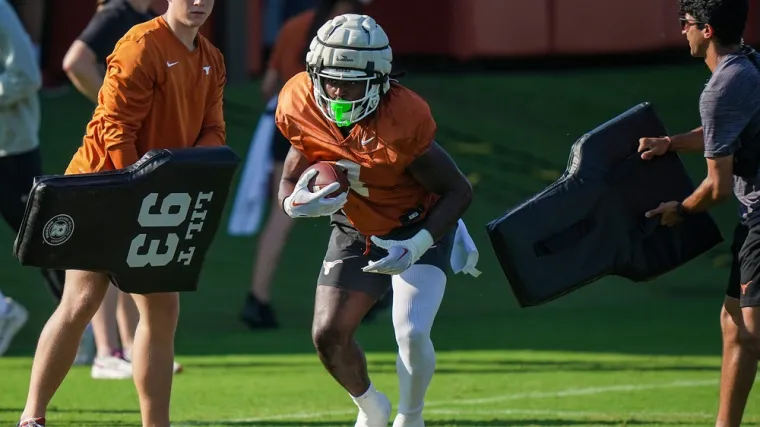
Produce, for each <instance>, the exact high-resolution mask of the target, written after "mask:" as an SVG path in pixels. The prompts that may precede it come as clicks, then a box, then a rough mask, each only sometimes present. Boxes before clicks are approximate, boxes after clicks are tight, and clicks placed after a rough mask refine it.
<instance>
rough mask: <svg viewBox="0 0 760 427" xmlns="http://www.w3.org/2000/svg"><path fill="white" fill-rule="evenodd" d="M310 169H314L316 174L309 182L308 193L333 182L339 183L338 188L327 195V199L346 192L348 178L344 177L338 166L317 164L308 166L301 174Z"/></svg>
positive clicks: (343, 172)
mask: <svg viewBox="0 0 760 427" xmlns="http://www.w3.org/2000/svg"><path fill="white" fill-rule="evenodd" d="M311 169H316V170H317V172H318V173H317V175H316V176H314V177H313V178H312V179H311V180H309V186H308V188H309V191H311V192H315V191H319V190H320V189H321V188H325V187H326V186H328V185H330V184H332V183H333V182H337V183H339V184H340V187H339V188H338V189H337V190H335V191H333V192H332V193H330V194H328V195H327V197H328V198H331V197H337V196H340V195H341V194H342V193H345V192H346V191H348V189H349V182H348V176H347V175H346V172H345V171H343V169H341V168H340V167H339V166H336V165H334V164H332V163H329V162H317V163H314V164H313V165H311V166H309V168H308V169H306V170H305V171H303V173H306V172H308V171H309V170H311Z"/></svg>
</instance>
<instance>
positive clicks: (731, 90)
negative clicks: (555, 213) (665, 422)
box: [639, 0, 760, 427]
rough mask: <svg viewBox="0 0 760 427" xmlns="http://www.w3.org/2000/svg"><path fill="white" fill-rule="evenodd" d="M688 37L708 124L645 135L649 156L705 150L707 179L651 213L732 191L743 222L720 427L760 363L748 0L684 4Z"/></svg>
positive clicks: (754, 95)
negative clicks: (700, 74) (703, 73)
mask: <svg viewBox="0 0 760 427" xmlns="http://www.w3.org/2000/svg"><path fill="white" fill-rule="evenodd" d="M679 2H680V6H681V13H682V14H683V16H682V18H681V28H682V33H683V34H684V35H685V36H686V38H687V40H688V41H689V47H690V48H691V54H692V56H694V57H700V58H704V60H705V63H706V64H707V67H708V68H709V69H710V71H711V72H712V77H711V78H710V80H709V81H708V83H707V85H706V86H705V88H704V90H703V92H702V96H701V97H700V99H699V113H700V116H701V121H702V126H701V127H699V128H697V129H695V130H693V131H691V132H689V133H685V134H681V135H674V136H670V137H667V136H666V137H658V138H642V139H641V141H640V145H639V151H640V152H641V153H642V154H641V157H642V158H643V159H651V158H653V157H654V156H657V155H661V154H663V153H665V152H666V151H668V150H671V151H702V152H704V156H705V158H706V161H707V177H706V178H705V179H704V181H702V183H701V184H700V185H699V187H698V188H697V189H696V190H695V191H694V193H693V194H691V195H690V196H689V197H687V198H686V199H685V200H683V201H671V202H667V203H662V204H660V206H659V207H657V208H655V209H653V210H651V211H649V212H647V214H646V216H647V217H654V216H657V215H659V216H660V217H661V223H662V224H663V225H666V226H674V225H677V224H678V223H679V222H680V221H681V220H682V218H683V217H684V216H686V215H689V214H693V213H697V212H705V211H707V210H708V209H710V208H712V207H713V206H715V205H717V204H718V203H720V202H722V201H724V200H725V199H727V198H729V197H730V196H731V193H733V194H734V195H735V196H736V198H737V199H738V201H739V205H740V213H739V224H738V225H737V227H736V229H735V232H734V240H733V244H732V254H733V262H732V266H731V272H730V275H729V281H728V288H727V290H726V296H725V298H724V303H723V308H722V313H721V320H720V322H721V330H722V334H723V361H722V368H721V383H720V405H719V409H718V416H717V421H716V426H720V427H734V426H737V427H738V426H739V425H740V424H741V420H742V417H743V414H744V408H745V406H746V403H747V398H748V397H749V393H750V390H751V389H752V384H753V383H754V380H755V375H756V373H757V365H758V360H760V167H758V160H760V159H759V158H758V157H759V156H760V55H758V53H757V52H755V51H754V50H753V49H751V48H749V47H748V46H744V45H743V43H742V33H743V32H744V27H745V23H746V21H747V14H748V9H749V4H748V0H679Z"/></svg>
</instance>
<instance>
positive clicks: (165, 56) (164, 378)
mask: <svg viewBox="0 0 760 427" xmlns="http://www.w3.org/2000/svg"><path fill="white" fill-rule="evenodd" d="M168 2H169V6H168V9H167V11H166V13H165V14H164V15H163V16H160V17H157V18H155V19H153V20H150V21H148V22H146V23H143V24H139V25H136V26H135V27H133V28H132V29H131V30H130V31H129V32H128V33H127V34H126V35H125V36H124V37H123V38H122V39H121V40H120V41H119V43H118V44H117V45H116V47H115V49H114V52H113V53H112V54H111V56H109V58H108V64H107V70H106V76H105V81H104V82H103V86H102V88H101V89H100V92H99V94H98V106H97V107H96V109H95V112H94V114H93V118H92V120H91V121H90V123H89V124H88V126H87V131H86V135H85V136H84V141H83V144H82V146H81V147H80V148H79V150H78V151H77V152H76V154H75V155H74V157H73V159H72V160H71V163H70V164H69V167H68V169H67V170H66V174H83V173H93V172H102V171H110V170H115V169H123V168H125V167H127V166H130V165H132V164H133V163H135V162H136V161H137V160H139V159H140V157H142V156H143V155H144V154H145V153H147V152H148V151H150V150H151V149H154V148H184V147H198V146H221V145H224V143H225V123H224V118H223V112H222V97H223V90H224V85H225V82H226V73H225V68H224V59H223V57H222V54H221V53H220V52H219V50H218V49H216V48H215V47H214V46H213V45H212V44H211V43H210V42H209V41H208V40H207V39H206V38H204V37H203V36H202V35H201V34H199V33H198V29H199V27H200V26H201V25H203V23H204V22H205V21H206V19H207V18H208V16H209V15H210V14H211V10H212V9H213V6H214V0H168ZM109 283H110V280H109V278H108V276H107V275H106V274H103V273H96V272H90V271H77V270H69V271H67V272H66V285H65V288H64V294H63V298H62V300H61V304H60V305H59V306H58V308H57V309H56V311H55V313H53V315H52V316H51V318H50V319H49V320H48V322H47V324H46V325H45V328H44V329H43V331H42V334H41V336H40V340H39V343H38V346H37V352H36V354H35V359H34V365H33V367H32V375H31V383H30V387H29V395H28V397H27V403H26V407H25V409H24V412H23V414H22V417H21V422H20V423H19V425H20V426H29V427H44V425H45V415H46V409H47V406H48V404H49V402H50V400H51V399H52V397H53V394H54V393H55V391H56V390H57V389H58V387H59V386H60V385H61V383H62V381H63V379H64V377H65V376H66V373H67V372H68V370H69V368H70V367H71V364H72V363H73V361H74V356H75V354H76V351H77V345H78V343H79V340H80V338H81V336H82V333H83V332H84V329H85V327H86V325H87V323H88V322H89V321H90V320H91V319H92V316H93V315H94V314H95V312H96V311H97V309H98V307H99V306H100V303H101V301H102V300H103V297H104V295H105V293H106V290H107V289H108V286H109ZM134 299H135V303H136V304H137V307H138V310H139V312H140V323H139V325H138V327H137V331H136V334H135V342H134V347H133V356H132V366H133V376H134V382H135V385H136V387H137V392H138V395H139V398H140V410H141V414H142V425H143V426H145V427H169V401H170V395H171V386H172V377H173V363H174V333H175V330H176V326H177V318H178V315H179V295H178V294H177V293H152V294H144V295H137V294H135V295H134Z"/></svg>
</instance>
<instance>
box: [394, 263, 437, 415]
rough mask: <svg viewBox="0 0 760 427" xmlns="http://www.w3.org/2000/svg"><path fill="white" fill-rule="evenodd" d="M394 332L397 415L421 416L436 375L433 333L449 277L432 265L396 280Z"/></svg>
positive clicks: (412, 268) (409, 271) (415, 269)
mask: <svg viewBox="0 0 760 427" xmlns="http://www.w3.org/2000/svg"><path fill="white" fill-rule="evenodd" d="M392 282H393V328H394V329H395V332H396V342H397V343H398V357H397V359H396V371H397V372H398V381H399V394H400V397H399V403H398V412H399V414H404V415H412V416H414V415H417V414H420V413H421V412H422V408H423V406H424V403H425V393H426V392H427V388H428V385H430V381H431V380H432V379H433V373H434V371H435V349H434V348H433V342H432V341H431V340H430V331H431V330H432V328H433V321H434V320H435V316H436V314H437V313H438V307H440V305H441V301H442V300H443V294H444V292H445V291H446V274H445V273H444V272H443V271H442V270H441V269H440V268H438V267H435V266H432V265H417V264H415V265H413V266H411V267H410V268H409V269H408V270H406V271H404V272H403V273H401V274H400V275H396V276H393V280H392Z"/></svg>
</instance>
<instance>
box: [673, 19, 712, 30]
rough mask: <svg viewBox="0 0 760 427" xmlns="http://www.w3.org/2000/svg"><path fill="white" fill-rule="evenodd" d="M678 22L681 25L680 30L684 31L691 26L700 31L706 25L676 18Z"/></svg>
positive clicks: (705, 23)
mask: <svg viewBox="0 0 760 427" xmlns="http://www.w3.org/2000/svg"><path fill="white" fill-rule="evenodd" d="M678 21H679V23H680V24H681V30H685V29H687V28H688V27H690V26H692V25H696V26H697V28H699V29H700V30H701V29H704V28H705V25H707V22H700V21H691V20H688V19H686V18H678Z"/></svg>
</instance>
